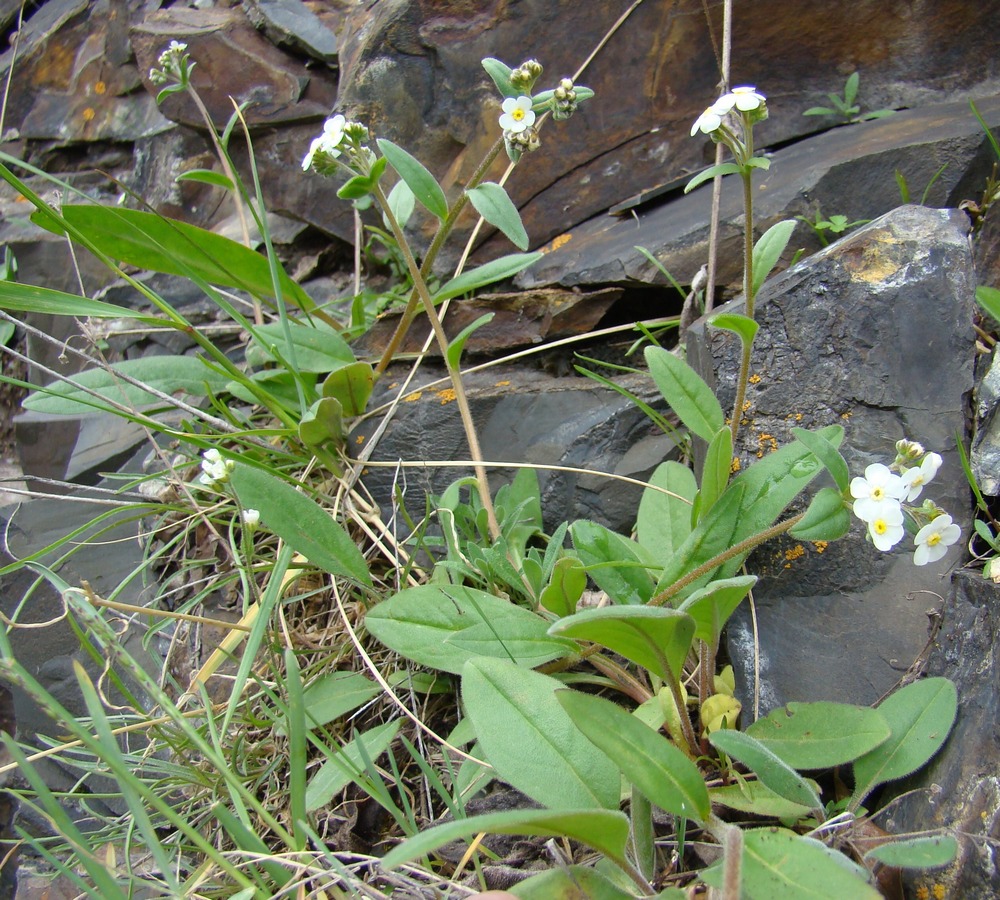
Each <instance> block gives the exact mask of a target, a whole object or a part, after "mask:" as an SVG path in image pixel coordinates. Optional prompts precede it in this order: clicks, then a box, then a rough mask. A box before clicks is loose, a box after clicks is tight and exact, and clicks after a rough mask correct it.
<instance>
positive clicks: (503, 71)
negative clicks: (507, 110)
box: [483, 56, 520, 98]
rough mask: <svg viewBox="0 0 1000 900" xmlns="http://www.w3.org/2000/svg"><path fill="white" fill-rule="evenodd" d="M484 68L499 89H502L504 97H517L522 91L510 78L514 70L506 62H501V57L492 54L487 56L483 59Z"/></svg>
mask: <svg viewBox="0 0 1000 900" xmlns="http://www.w3.org/2000/svg"><path fill="white" fill-rule="evenodd" d="M483 68H484V69H485V70H486V74H487V75H489V76H490V78H492V79H493V83H494V84H495V85H496V86H497V90H498V91H500V93H501V94H502V95H503V96H504V98H507V97H516V96H517V95H518V94H519V93H520V91H518V89H517V88H515V87H514V85H513V84H512V83H511V80H510V75H511V72H513V71H514V70H513V69H512V68H511V67H510V66H508V65H507V64H506V63H502V62H500V60H499V59H493V57H492V56H487V57H486V58H485V59H484V60H483Z"/></svg>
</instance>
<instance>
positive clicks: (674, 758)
mask: <svg viewBox="0 0 1000 900" xmlns="http://www.w3.org/2000/svg"><path fill="white" fill-rule="evenodd" d="M556 698H557V699H558V700H559V702H560V703H561V704H562V707H563V709H565V710H566V712H567V713H569V717H570V718H571V719H572V720H573V722H574V724H575V725H576V727H577V728H579V729H580V731H582V732H583V733H584V735H586V737H587V739H588V740H589V741H591V743H593V745H594V746H595V747H597V749H598V750H600V751H601V752H602V753H604V754H605V755H606V756H608V757H609V758H610V759H612V760H614V762H615V765H617V766H618V768H619V769H621V772H622V774H623V775H624V776H625V778H626V779H627V780H628V781H629V782H631V783H632V784H634V785H635V786H636V787H637V788H638V789H639V790H640V791H641V792H642V793H643V794H644V795H645V796H646V797H648V798H649V800H650V802H652V803H655V804H656V805H657V806H659V807H660V809H662V810H665V811H666V812H668V813H672V814H673V815H675V816H683V817H684V818H686V819H695V820H697V821H699V822H705V821H707V820H708V817H709V815H710V814H711V811H712V805H711V803H710V802H709V799H708V789H707V788H706V787H705V779H704V778H703V777H702V774H701V772H700V771H699V770H698V767H697V766H696V765H695V764H694V763H693V762H692V761H691V760H690V759H688V758H687V756H685V755H684V752H683V751H682V750H680V749H679V748H677V747H675V746H674V745H673V744H672V743H670V741H668V740H667V739H666V738H665V737H664V736H663V735H662V734H659V733H658V732H656V731H654V730H653V729H652V728H650V727H649V726H648V725H646V724H645V723H643V722H642V721H640V720H639V719H638V718H636V717H635V716H633V715H630V714H629V713H628V712H626V711H625V710H624V709H622V708H621V707H620V706H618V705H617V704H616V703H612V702H611V701H609V700H604V699H602V698H600V697H594V696H592V695H589V694H583V693H580V692H579V691H570V690H565V691H557V692H556Z"/></svg>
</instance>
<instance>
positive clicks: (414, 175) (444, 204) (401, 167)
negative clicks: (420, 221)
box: [376, 138, 448, 222]
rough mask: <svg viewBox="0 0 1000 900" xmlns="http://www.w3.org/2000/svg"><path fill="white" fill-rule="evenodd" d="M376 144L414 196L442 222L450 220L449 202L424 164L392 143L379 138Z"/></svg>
mask: <svg viewBox="0 0 1000 900" xmlns="http://www.w3.org/2000/svg"><path fill="white" fill-rule="evenodd" d="M376 143H377V144H378V148H379V150H381V151H382V155H383V156H384V157H385V158H386V159H387V160H388V161H389V165H390V166H392V167H393V168H394V169H395V170H396V172H398V173H399V177H400V178H402V179H403V181H405V182H406V183H407V185H409V188H410V190H411V191H413V196H414V197H415V198H416V199H417V200H418V201H419V202H420V203H422V204H423V205H424V206H425V207H426V208H427V210H428V211H429V212H430V213H431V214H432V215H434V216H437V218H439V219H440V220H441V221H442V222H443V221H444V220H445V219H446V218H448V200H447V198H446V197H445V195H444V191H443V190H441V185H439V184H438V183H437V181H435V179H434V176H433V175H431V173H430V172H428V171H427V169H426V167H425V166H424V164H423V163H421V162H420V160H418V159H417V158H416V157H415V156H412V155H411V154H409V153H407V152H406V151H405V150H404V149H403V148H402V147H399V146H397V145H396V144H394V143H393V142H392V141H388V140H386V139H385V138H379V139H378V141H377V142H376Z"/></svg>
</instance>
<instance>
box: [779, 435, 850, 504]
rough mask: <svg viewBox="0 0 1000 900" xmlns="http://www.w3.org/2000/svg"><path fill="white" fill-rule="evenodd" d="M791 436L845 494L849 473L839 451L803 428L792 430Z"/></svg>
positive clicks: (821, 436)
mask: <svg viewBox="0 0 1000 900" xmlns="http://www.w3.org/2000/svg"><path fill="white" fill-rule="evenodd" d="M792 434H793V435H795V437H796V439H797V440H799V441H801V442H802V443H803V444H804V445H805V446H806V447H808V448H809V452H810V453H812V454H813V455H814V456H815V457H816V458H817V459H818V460H819V461H820V462H821V463H823V465H824V466H826V469H827V471H828V472H829V473H830V474H831V475H832V476H833V480H834V481H835V482H836V483H837V487H838V488H839V489H840V492H841V493H842V494H846V493H847V490H848V488H849V487H850V484H851V473H850V471H849V470H848V468H847V462H846V461H845V459H844V457H843V456H841V455H840V451H839V450H838V449H837V448H836V447H835V446H834V445H833V444H831V443H830V442H829V441H828V440H827V439H826V438H825V437H824V436H823V435H822V434H821V433H820V432H818V431H806V429H805V428H793V429H792Z"/></svg>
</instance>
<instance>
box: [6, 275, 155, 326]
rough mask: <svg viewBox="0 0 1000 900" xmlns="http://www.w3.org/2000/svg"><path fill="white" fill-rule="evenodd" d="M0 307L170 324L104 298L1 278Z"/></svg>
mask: <svg viewBox="0 0 1000 900" xmlns="http://www.w3.org/2000/svg"><path fill="white" fill-rule="evenodd" d="M0 308H2V309H5V310H7V312H33V313H43V314H46V315H53V316H78V317H80V318H88V317H89V318H91V319H141V320H143V321H144V322H148V323H149V324H150V325H161V326H163V325H169V324H171V323H169V322H168V321H167V320H166V319H158V318H157V317H156V316H151V315H149V314H148V313H141V312H137V311H136V310H134V309H129V308H128V307H125V306H115V305H114V304H113V303H105V302H104V301H103V300H89V299H87V298H86V297H78V296H76V294H65V293H63V292H62V291H53V290H50V289H49V288H43V287H35V286H34V285H33V284H18V283H17V282H14V281H0Z"/></svg>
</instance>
